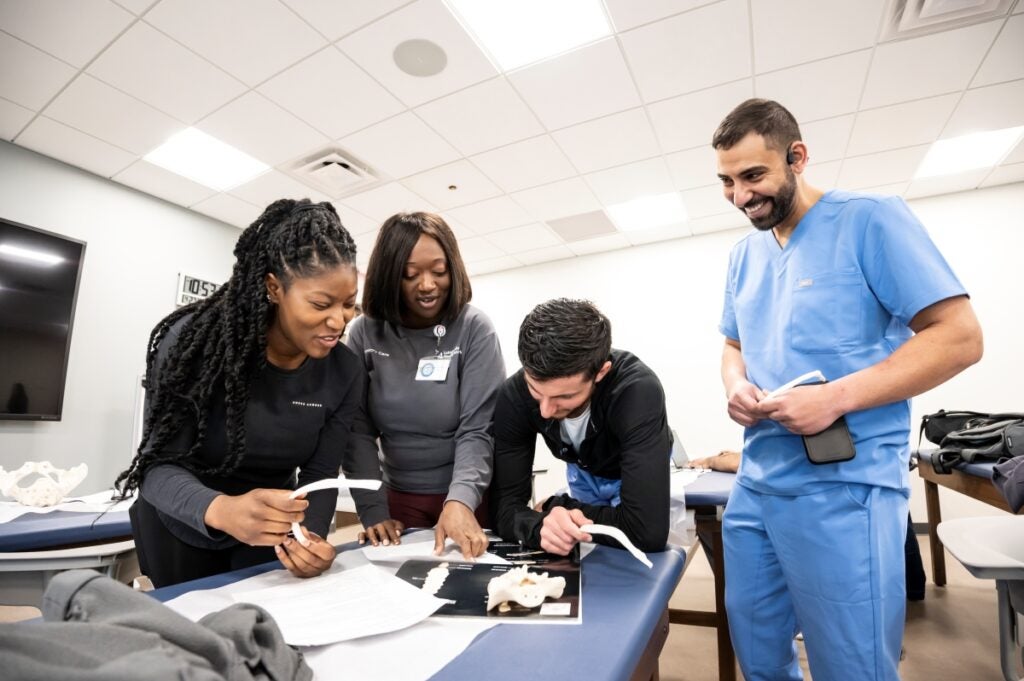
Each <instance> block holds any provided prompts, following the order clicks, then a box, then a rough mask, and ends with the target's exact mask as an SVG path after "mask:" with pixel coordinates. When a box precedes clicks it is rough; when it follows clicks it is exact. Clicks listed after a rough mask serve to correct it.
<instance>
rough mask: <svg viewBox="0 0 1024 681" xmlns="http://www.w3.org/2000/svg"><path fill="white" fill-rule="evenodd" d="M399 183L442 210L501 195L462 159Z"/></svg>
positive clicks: (482, 175) (493, 185) (481, 174)
mask: <svg viewBox="0 0 1024 681" xmlns="http://www.w3.org/2000/svg"><path fill="white" fill-rule="evenodd" d="M402 184H404V185H405V186H406V187H408V188H409V189H411V190H413V191H414V192H416V193H417V194H419V195H420V196H422V197H423V198H425V199H426V200H428V201H430V202H431V203H433V204H434V205H435V206H437V207H438V208H440V209H442V210H444V209H447V208H454V207H455V206H464V205H466V204H468V203H476V202H477V201H482V200H484V199H489V198H491V197H492V196H497V195H498V194H500V193H501V190H500V189H498V187H497V185H495V184H494V183H493V182H491V181H490V180H488V179H487V178H486V177H485V176H484V174H483V173H481V172H480V171H479V170H477V169H476V168H475V167H474V166H473V165H472V164H471V163H470V162H469V161H465V160H463V161H456V162H455V163H449V164H448V165H446V166H441V167H440V168H434V169H433V170H428V171H426V172H425V173H420V174H418V175H413V176H411V177H407V178H405V179H404V180H402ZM451 187H456V189H454V190H453V189H451Z"/></svg>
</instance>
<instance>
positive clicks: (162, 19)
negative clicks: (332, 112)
mask: <svg viewBox="0 0 1024 681" xmlns="http://www.w3.org/2000/svg"><path fill="white" fill-rule="evenodd" d="M146 21H147V22H148V23H150V24H152V25H153V26H156V27H157V28H158V29H160V30H161V31H163V32H164V33H166V34H167V35H169V36H171V37H172V38H174V39H175V40H177V41H178V42H180V43H182V44H183V45H185V46H187V47H189V48H191V49H193V50H195V51H196V52H197V53H199V54H200V55H202V56H204V57H206V58H207V59H209V60H210V61H211V62H213V63H214V64H216V65H218V66H220V67H221V68H222V69H224V70H225V71H227V72H228V73H230V74H231V75H233V76H235V77H236V78H238V79H240V80H242V81H243V82H245V83H246V84H248V85H250V86H255V85H257V84H259V83H261V82H262V81H264V80H266V79H267V78H269V77H270V76H272V75H274V74H275V73H278V72H279V71H281V70H283V69H285V68H286V67H288V66H290V65H292V64H294V63H295V62H297V61H299V60H300V59H302V58H303V57H306V56H307V55H310V54H312V53H314V52H316V51H317V50H319V49H320V48H321V47H323V46H324V45H326V44H327V40H325V39H324V37H323V36H321V35H320V34H319V33H317V32H316V31H314V30H313V29H312V28H310V27H309V26H308V25H307V24H306V23H305V22H304V21H303V20H302V19H300V18H299V17H297V16H295V14H293V13H292V12H291V11H289V10H288V8H287V7H285V6H284V5H282V4H281V3H279V2H277V0H218V2H206V1H205V0H161V2H160V3H158V4H157V5H156V7H154V8H153V9H151V10H150V11H149V12H148V13H147V14H146Z"/></svg>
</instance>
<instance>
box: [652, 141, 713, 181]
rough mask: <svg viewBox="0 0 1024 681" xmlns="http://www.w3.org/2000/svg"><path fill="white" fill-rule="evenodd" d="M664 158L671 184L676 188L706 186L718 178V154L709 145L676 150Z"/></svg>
mask: <svg viewBox="0 0 1024 681" xmlns="http://www.w3.org/2000/svg"><path fill="white" fill-rule="evenodd" d="M665 160H666V161H668V167H669V170H670V171H671V173H672V186H673V187H674V188H676V189H693V188H695V187H706V186H707V185H708V183H709V182H714V181H715V180H716V179H717V178H718V175H717V172H718V156H717V155H716V154H715V150H714V149H712V148H711V146H710V145H708V146H705V147H697V148H696V149H689V150H687V151H678V152H676V153H674V154H669V155H668V156H666V157H665Z"/></svg>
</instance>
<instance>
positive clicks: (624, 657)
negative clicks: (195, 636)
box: [151, 543, 686, 681]
mask: <svg viewBox="0 0 1024 681" xmlns="http://www.w3.org/2000/svg"><path fill="white" fill-rule="evenodd" d="M355 548H359V546H358V545H357V544H355V543H349V544H345V545H344V546H339V547H338V550H339V551H344V550H349V549H355ZM647 556H648V558H650V559H651V562H653V563H654V567H653V568H652V569H650V570H648V569H647V568H646V567H644V566H643V565H641V564H640V563H639V562H638V561H637V560H636V559H634V558H633V557H632V556H630V555H629V554H628V553H627V552H626V551H623V550H620V549H614V548H609V547H606V546H597V547H596V548H595V549H594V551H593V552H592V553H591V554H590V555H588V556H587V557H586V558H585V559H584V560H583V585H582V586H583V623H582V624H581V625H579V626H568V625H559V624H537V625H528V626H526V625H502V624H499V625H498V626H496V627H494V628H493V629H488V630H487V631H485V632H484V633H483V634H481V635H480V636H479V637H478V638H477V639H476V640H475V641H473V643H472V644H470V646H469V647H468V648H467V649H466V650H464V651H463V652H462V653H461V654H460V655H459V656H458V657H456V658H455V659H454V660H452V661H451V662H450V663H449V664H448V665H447V666H446V667H444V668H442V669H441V671H439V672H438V673H437V674H436V675H435V676H434V677H432V678H433V679H436V680H437V681H440V680H441V679H444V681H460V680H465V681H478V679H488V681H522V679H572V678H578V679H587V681H623V680H624V679H630V680H631V681H632V680H635V681H640V680H641V679H643V680H644V681H647V680H648V679H652V678H657V671H658V655H659V654H660V653H661V649H662V646H664V644H665V639H666V638H667V637H668V626H669V623H668V610H667V605H668V599H669V597H670V596H671V595H672V592H673V591H674V590H675V588H676V585H677V584H678V583H679V579H680V577H682V574H683V569H684V567H685V565H686V557H685V556H684V555H683V554H682V553H681V552H679V551H677V550H668V551H665V552H663V553H649V554H647ZM277 568H280V564H279V563H276V562H273V563H266V564H264V565H259V566H256V567H252V568H246V569H243V570H236V571H234V572H230V573H226V574H222V575H216V576H213V577H206V578H204V579H197V580H195V581H192V582H186V583H184V584H177V585H175V586H169V587H165V588H163V589H157V590H155V591H153V592H151V593H152V595H153V596H155V597H156V598H158V599H159V600H161V601H168V600H170V599H172V598H175V597H177V596H180V595H182V594H184V593H188V592H190V591H194V590H197V589H214V588H217V587H220V586H224V585H225V584H230V583H232V582H235V581H238V580H240V579H244V578H246V577H251V576H253V575H257V574H260V573H261V572H266V571H268V570H271V569H277Z"/></svg>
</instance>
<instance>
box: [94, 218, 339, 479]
mask: <svg viewBox="0 0 1024 681" xmlns="http://www.w3.org/2000/svg"><path fill="white" fill-rule="evenodd" d="M234 254H235V266H234V269H233V270H232V273H231V278H230V279H229V280H228V282H227V283H226V284H224V285H223V286H222V287H220V288H219V289H217V291H216V292H214V293H213V295H211V296H210V297H209V298H206V299H204V300H200V301H198V302H195V303H192V304H191V305H187V306H185V307H182V308H179V309H177V310H175V311H174V312H172V313H171V314H169V315H167V316H166V317H164V318H163V320H161V321H160V323H159V324H157V325H156V327H155V328H154V329H153V332H152V333H151V334H150V336H149V345H148V346H147V351H146V377H147V378H146V380H145V382H144V384H143V385H144V386H145V387H146V389H147V391H148V393H149V405H148V408H147V418H146V422H145V427H144V428H143V432H142V441H141V443H140V444H139V449H138V452H137V453H136V455H135V458H134V460H133V461H132V463H131V465H130V466H129V467H128V469H127V470H125V471H124V472H122V473H121V474H120V475H119V476H118V477H117V481H116V482H115V483H114V485H115V487H116V488H117V490H118V491H119V492H120V493H121V496H122V497H125V496H127V495H128V494H130V493H131V492H132V491H134V490H137V489H138V488H139V486H140V485H141V484H142V478H143V476H144V475H145V473H146V470H147V469H149V468H150V467H152V466H154V465H156V464H160V463H167V462H170V461H173V462H174V463H175V464H176V465H180V466H182V467H184V468H187V469H188V470H190V471H192V472H193V473H196V474H199V475H215V476H223V475H228V474H230V473H231V472H232V471H234V470H235V469H236V468H238V465H239V463H240V462H241V461H242V457H244V456H245V411H246V406H247V405H248V402H249V388H250V386H251V384H252V381H253V379H254V378H255V377H256V375H257V374H258V373H259V372H260V371H261V370H262V369H263V368H264V367H265V366H266V363H267V329H268V327H269V325H270V322H271V321H272V320H273V318H274V314H275V312H274V310H273V306H272V305H271V304H270V301H269V298H268V295H267V289H266V276H267V274H269V273H273V274H274V276H276V277H277V278H278V279H279V280H280V281H281V282H282V284H283V285H284V286H285V287H287V286H288V285H289V284H290V282H291V281H292V280H293V279H295V278H305V277H309V276H313V275H316V274H319V273H320V272H323V271H325V270H328V269H332V268H334V267H337V266H338V265H349V266H352V267H355V260H356V245H355V241H353V239H352V236H351V235H350V234H349V233H348V231H347V230H346V229H345V228H344V227H343V226H342V224H341V220H340V219H339V218H338V213H337V211H335V209H334V206H332V205H331V204H330V203H327V202H324V203H317V204H314V203H311V202H310V200H309V199H302V200H301V201H295V200H292V199H281V200H279V201H275V202H274V203H272V204H270V205H269V206H267V208H266V210H264V211H263V214H262V215H260V216H259V217H258V218H256V221H255V222H253V223H252V224H251V225H249V227H248V228H247V229H246V230H245V231H244V232H242V236H240V237H239V238H238V243H237V244H236V245H235V251H234ZM183 317H190V319H188V320H187V321H185V322H184V323H183V325H182V328H181V330H180V333H179V335H178V338H177V340H176V341H175V342H174V344H173V345H172V346H171V347H170V348H168V350H167V352H166V359H165V360H163V361H162V362H161V366H160V371H159V373H156V374H154V368H155V366H154V365H155V362H156V357H157V350H158V349H159V348H160V344H161V342H162V341H163V340H164V337H165V336H166V335H167V332H168V331H169V330H170V329H171V327H172V326H174V325H175V323H176V322H178V320H180V319H182V318H183ZM154 375H156V377H157V378H156V381H155V382H154V381H151V380H150V379H149V377H151V376H154ZM221 387H223V389H224V398H225V401H226V406H227V442H228V451H227V452H226V454H225V456H224V459H223V460H222V461H221V463H220V464H219V465H217V466H212V467H209V466H204V465H202V464H201V463H200V462H199V461H198V457H195V456H194V454H195V453H196V452H197V451H198V450H199V448H200V447H201V446H202V444H203V442H204V441H205V439H206V432H207V419H208V416H209V413H210V407H211V401H212V396H213V395H214V394H215V392H216V391H217V389H218V388H221ZM187 426H194V429H195V440H194V442H193V443H192V446H191V449H189V451H188V452H187V453H186V454H184V455H182V454H180V453H166V452H164V448H165V446H166V445H167V444H168V443H169V442H170V441H171V439H172V438H173V437H174V436H175V435H176V434H177V433H178V432H179V431H180V430H181V428H183V427H187Z"/></svg>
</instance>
